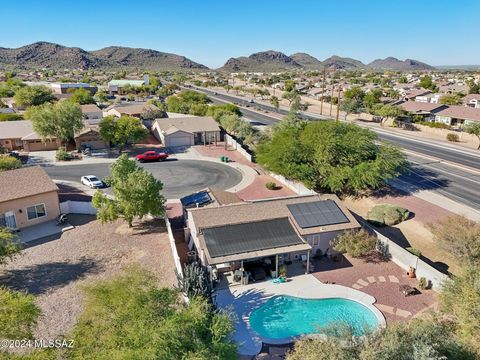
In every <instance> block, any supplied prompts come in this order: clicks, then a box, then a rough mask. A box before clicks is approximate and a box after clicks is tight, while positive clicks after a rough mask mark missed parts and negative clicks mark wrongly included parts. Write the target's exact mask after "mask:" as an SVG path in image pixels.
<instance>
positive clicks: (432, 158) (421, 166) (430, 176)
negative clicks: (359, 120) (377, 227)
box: [197, 88, 480, 210]
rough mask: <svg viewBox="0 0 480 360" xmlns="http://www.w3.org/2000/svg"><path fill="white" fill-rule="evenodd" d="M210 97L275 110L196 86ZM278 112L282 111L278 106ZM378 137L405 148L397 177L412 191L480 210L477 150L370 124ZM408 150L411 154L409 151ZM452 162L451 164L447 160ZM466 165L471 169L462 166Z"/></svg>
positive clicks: (260, 116) (252, 115)
mask: <svg viewBox="0 0 480 360" xmlns="http://www.w3.org/2000/svg"><path fill="white" fill-rule="evenodd" d="M197 89H198V90H200V91H203V92H205V93H206V94H208V95H210V96H211V97H213V98H214V101H215V102H217V103H222V102H223V103H232V102H233V103H237V104H239V105H241V106H246V105H248V106H249V107H255V108H260V109H262V110H266V111H268V112H269V113H272V112H275V111H277V110H276V109H275V108H273V107H271V106H268V105H264V104H259V103H254V104H252V103H249V102H248V101H247V100H243V99H238V98H236V97H233V96H228V95H224V94H219V93H215V92H213V91H210V90H205V89H203V88H197ZM241 110H242V113H243V114H244V116H245V117H246V118H247V119H249V120H253V121H255V122H257V123H262V124H265V125H272V124H275V123H278V121H279V120H278V119H276V118H274V117H272V116H271V115H269V113H258V112H256V111H251V110H248V109H244V108H242V109H241ZM278 112H279V113H280V114H286V113H287V112H286V111H285V110H282V109H279V110H278ZM305 118H307V119H311V120H321V119H327V118H328V117H325V116H322V117H320V116H317V117H315V118H314V117H312V116H305ZM372 130H374V131H376V132H377V134H378V137H379V139H380V140H381V141H387V142H389V143H391V144H393V145H396V146H398V147H400V148H402V149H404V150H406V151H407V158H408V160H409V161H410V163H411V166H412V167H411V172H410V173H409V174H406V175H402V176H401V177H400V179H399V180H400V181H402V182H404V183H405V184H407V185H408V187H409V188H410V189H412V191H415V190H431V191H435V192H437V193H439V194H441V195H444V196H446V197H448V198H450V199H452V200H455V201H457V202H460V203H462V204H465V205H467V206H470V207H472V208H474V209H477V210H480V172H476V171H475V170H478V171H480V152H478V153H476V152H475V151H474V150H467V149H465V150H463V149H457V148H454V147H453V146H449V145H439V144H436V143H434V142H431V141H427V140H421V139H412V138H409V137H406V136H401V135H396V134H391V133H388V132H387V131H385V130H382V129H376V128H372ZM412 152H413V153H414V154H412ZM449 163H452V164H449ZM464 167H468V168H470V169H472V170H473V171H470V170H468V169H465V168H464Z"/></svg>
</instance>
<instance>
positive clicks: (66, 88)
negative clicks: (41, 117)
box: [49, 83, 98, 95]
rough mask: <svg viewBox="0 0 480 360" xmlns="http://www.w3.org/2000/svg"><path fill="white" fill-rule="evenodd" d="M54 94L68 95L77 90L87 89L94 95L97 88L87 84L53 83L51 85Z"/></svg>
mask: <svg viewBox="0 0 480 360" xmlns="http://www.w3.org/2000/svg"><path fill="white" fill-rule="evenodd" d="M49 85H50V87H51V88H52V91H53V93H54V94H68V93H69V92H71V91H74V90H76V89H86V90H88V91H90V92H91V93H92V95H94V94H95V93H96V92H97V90H98V89H97V87H96V86H93V85H90V84H87V83H53V84H49Z"/></svg>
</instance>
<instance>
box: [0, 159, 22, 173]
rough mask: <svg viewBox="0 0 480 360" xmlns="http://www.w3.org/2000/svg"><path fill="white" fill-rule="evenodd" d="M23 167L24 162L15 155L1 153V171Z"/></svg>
mask: <svg viewBox="0 0 480 360" xmlns="http://www.w3.org/2000/svg"><path fill="white" fill-rule="evenodd" d="M21 167H22V162H21V161H20V160H18V159H17V158H15V157H13V156H1V155H0V172H2V171H7V170H15V169H19V168H21Z"/></svg>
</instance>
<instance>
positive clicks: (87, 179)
mask: <svg viewBox="0 0 480 360" xmlns="http://www.w3.org/2000/svg"><path fill="white" fill-rule="evenodd" d="M80 181H81V182H82V184H83V185H86V186H88V187H90V188H92V189H98V188H102V187H104V186H105V184H104V183H103V181H102V180H100V179H99V178H98V177H96V176H95V175H85V176H82V177H81V179H80Z"/></svg>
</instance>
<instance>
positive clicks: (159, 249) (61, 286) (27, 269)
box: [0, 216, 176, 339]
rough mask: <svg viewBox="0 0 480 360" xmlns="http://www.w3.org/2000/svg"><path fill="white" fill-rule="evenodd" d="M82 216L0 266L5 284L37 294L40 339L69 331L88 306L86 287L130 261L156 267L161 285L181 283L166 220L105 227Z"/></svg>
mask: <svg viewBox="0 0 480 360" xmlns="http://www.w3.org/2000/svg"><path fill="white" fill-rule="evenodd" d="M79 217H80V216H77V217H76V218H75V219H72V220H74V221H76V222H80V223H83V225H80V226H77V227H76V228H75V229H73V230H70V231H68V232H66V233H64V234H62V235H61V237H60V238H57V239H55V238H52V239H45V241H39V242H37V244H36V245H34V246H31V247H29V248H27V249H25V250H24V251H23V252H22V255H20V256H19V257H17V258H16V259H15V260H14V261H12V262H10V263H8V264H7V265H6V266H4V267H3V268H1V269H0V284H2V285H6V286H9V287H11V288H13V289H16V290H21V291H26V292H28V293H31V294H33V295H35V296H37V303H38V305H39V306H40V308H41V310H42V316H41V318H40V320H39V323H38V326H37V328H36V330H35V333H34V335H35V338H37V339H53V338H56V337H58V335H62V334H63V335H64V334H67V333H68V332H69V331H70V330H71V329H72V327H73V326H74V325H75V322H76V319H77V317H78V315H79V314H81V312H82V310H83V301H82V300H83V293H82V286H84V285H87V284H90V283H92V282H94V281H96V280H98V279H108V278H110V277H112V276H115V275H117V274H119V272H120V271H121V270H122V269H123V268H125V267H127V266H129V265H132V264H140V265H141V266H143V267H144V268H146V269H147V270H149V271H151V272H152V273H154V274H155V275H156V276H157V277H158V279H159V283H160V284H159V285H162V286H172V285H173V284H174V283H175V282H176V280H175V274H174V270H173V269H174V265H173V259H172V255H171V250H170V245H169V242H168V238H167V233H166V229H165V224H164V222H163V220H162V221H159V220H149V221H144V222H142V223H140V224H135V226H134V228H133V229H129V228H128V227H127V226H126V225H125V224H124V223H123V222H116V223H112V224H105V225H101V224H100V223H99V222H98V221H96V220H93V221H90V222H86V223H85V221H84V220H85V218H84V217H83V216H82V218H80V219H79ZM70 218H72V216H69V219H70ZM88 220H92V219H91V218H90V219H88Z"/></svg>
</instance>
